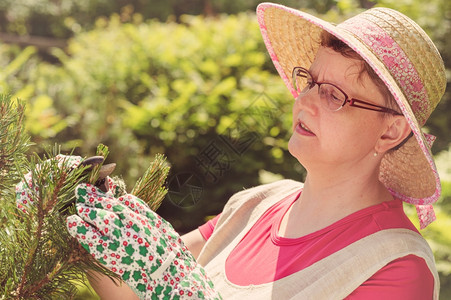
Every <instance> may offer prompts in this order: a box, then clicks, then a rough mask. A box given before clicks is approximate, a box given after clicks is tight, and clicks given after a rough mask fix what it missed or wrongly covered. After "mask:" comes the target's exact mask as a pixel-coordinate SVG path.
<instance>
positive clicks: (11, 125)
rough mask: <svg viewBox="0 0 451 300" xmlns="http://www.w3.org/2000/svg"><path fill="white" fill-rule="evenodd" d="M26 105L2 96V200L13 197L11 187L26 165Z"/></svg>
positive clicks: (0, 96)
mask: <svg viewBox="0 0 451 300" xmlns="http://www.w3.org/2000/svg"><path fill="white" fill-rule="evenodd" d="M24 111H25V104H24V102H22V101H19V100H16V101H13V100H11V97H10V96H4V95H0V116H1V118H0V199H1V198H5V197H7V195H9V196H11V195H12V194H13V193H14V191H13V190H12V189H11V186H13V184H14V183H15V182H17V181H18V180H19V178H20V176H21V174H22V173H21V172H22V171H23V167H24V164H25V161H26V159H25V153H26V151H27V150H28V148H29V146H30V142H29V140H30V139H29V137H28V136H27V135H25V134H24V125H23V120H24Z"/></svg>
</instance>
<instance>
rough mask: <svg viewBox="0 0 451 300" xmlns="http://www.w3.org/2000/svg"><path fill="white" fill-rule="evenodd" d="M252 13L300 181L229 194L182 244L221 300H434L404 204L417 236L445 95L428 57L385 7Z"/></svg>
mask: <svg viewBox="0 0 451 300" xmlns="http://www.w3.org/2000/svg"><path fill="white" fill-rule="evenodd" d="M257 15H258V20H259V24H260V28H261V31H262V34H263V38H264V41H265V44H266V46H267V49H268V51H269V54H270V56H271V58H272V60H273V62H274V64H275V66H276V69H277V70H278V72H279V74H280V75H281V77H282V79H283V80H284V82H285V84H286V85H287V87H288V88H289V89H290V91H291V93H292V94H293V96H294V98H295V102H294V105H293V134H292V136H291V138H290V141H289V145H288V146H289V151H290V153H291V154H292V155H293V156H294V157H296V158H297V159H298V161H299V162H300V163H301V164H302V165H303V166H304V167H305V169H306V170H307V176H306V179H305V182H304V184H301V183H298V182H295V181H291V180H283V181H279V182H275V183H272V184H269V185H263V186H259V187H255V188H251V189H247V190H244V191H242V192H240V193H237V194H236V195H234V196H233V197H232V198H231V199H230V201H229V202H228V203H227V205H226V206H225V208H224V211H223V212H222V213H221V214H220V215H219V216H218V217H216V218H215V219H214V220H212V221H210V222H208V223H207V224H205V225H204V226H201V227H200V228H199V229H197V230H195V231H193V232H191V233H189V234H187V235H185V236H183V237H182V239H183V240H184V242H185V245H187V247H188V249H190V251H191V253H193V255H194V257H196V258H197V262H198V263H199V264H200V265H202V266H204V268H205V270H206V272H207V274H208V276H209V277H210V278H211V280H212V281H213V283H214V286H215V289H216V291H219V293H220V294H221V296H222V297H223V299H239V298H241V299H272V298H280V299H291V298H293V299H342V298H348V299H380V298H384V297H385V298H390V299H431V298H434V299H437V298H438V292H439V291H438V289H439V282H438V275H437V271H436V269H435V265H434V258H433V255H432V252H431V250H430V248H429V247H428V245H427V243H426V242H425V241H424V239H423V238H422V237H421V235H420V234H419V233H418V232H417V230H416V229H415V227H414V226H413V225H412V223H411V222H410V221H409V219H408V218H407V217H406V216H405V214H404V212H403V209H402V201H406V202H409V203H412V204H414V205H416V208H417V212H418V216H419V218H420V224H421V227H422V228H424V227H425V226H427V225H428V224H429V223H430V222H432V221H433V219H434V214H433V210H432V206H431V204H432V203H434V202H435V201H436V200H437V199H438V197H439V195H440V180H439V178H438V175H437V171H436V168H435V165H434V162H433V159H432V155H431V152H430V143H431V142H432V138H431V137H430V136H426V135H425V134H424V133H422V131H421V126H422V125H424V123H425V121H426V120H427V118H428V117H429V115H430V113H431V111H432V110H433V109H434V108H435V106H436V105H437V103H438V102H439V100H440V98H441V96H442V95H443V93H444V89H445V84H446V78H445V73H444V66H443V62H442V59H441V57H440V55H439V53H438V51H437V50H436V48H435V47H434V45H433V44H432V42H431V41H430V39H429V38H428V37H427V35H426V34H425V33H424V32H423V31H422V30H421V28H419V27H418V25H416V24H415V23H414V22H413V21H412V20H410V19H408V18H407V17H405V16H404V15H402V14H400V13H399V12H396V11H393V10H390V9H385V8H377V9H371V10H368V11H366V12H363V13H361V14H359V15H357V16H355V17H354V18H351V19H349V20H347V21H345V22H344V23H341V24H340V25H338V26H335V25H332V24H329V23H327V22H324V21H322V20H320V19H317V18H315V17H313V16H311V15H308V14H306V13H303V12H300V11H297V10H294V9H290V8H287V7H284V6H280V5H277V4H271V3H263V4H260V5H259V6H258V8H257ZM88 196H89V192H88ZM98 201H99V202H101V201H105V200H102V199H100V198H99V200H98ZM108 201H114V199H111V198H109V199H108ZM105 203H107V202H105ZM115 203H116V202H115ZM79 214H80V216H81V217H82V218H84V219H85V220H86V221H91V222H90V223H91V224H93V222H92V220H90V219H89V218H88V216H87V215H84V216H83V214H81V213H79ZM71 222H72V224H74V225H75V224H76V222H78V223H77V224H81V221H80V219H77V218H75V219H74V218H72V219H70V222H69V223H71ZM94 224H95V222H94ZM86 226H88V225H86ZM102 226H103V227H104V225H102ZM103 227H102V228H103ZM69 230H70V229H69ZM70 231H71V230H70ZM71 233H72V234H73V235H74V236H76V237H77V238H79V240H81V239H82V237H81V236H80V235H77V232H76V231H74V230H72V231H71ZM86 248H87V249H88V251H90V252H91V253H93V254H94V256H96V257H97V258H98V257H99V256H100V255H99V254H105V257H107V255H109V254H110V253H109V252H108V250H104V251H106V252H105V253H103V252H102V253H98V251H97V250H96V249H95V248H93V247H86ZM107 266H109V267H111V266H110V265H108V264H107ZM125 281H126V282H127V283H128V284H129V285H130V286H132V287H133V286H134V283H133V282H130V280H129V278H126V279H125ZM101 282H103V283H105V281H101ZM101 282H100V283H98V285H99V286H100V285H101V284H102V283H101ZM150 287H151V286H149V288H150ZM99 290H101V291H100V293H102V290H103V291H105V290H108V291H110V292H111V291H113V289H111V288H110V287H108V288H105V287H103V288H99ZM135 291H136V289H135ZM149 295H150V294H141V297H143V298H146V297H148V296H149ZM185 296H186V294H185ZM212 297H215V296H212ZM149 298H150V296H149Z"/></svg>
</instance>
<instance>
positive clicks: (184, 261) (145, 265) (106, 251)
mask: <svg viewBox="0 0 451 300" xmlns="http://www.w3.org/2000/svg"><path fill="white" fill-rule="evenodd" d="M75 193H76V197H77V203H76V208H77V214H78V215H72V216H69V217H68V218H67V226H68V230H69V233H70V234H71V235H72V236H73V237H75V238H77V239H78V241H79V242H80V243H81V245H82V246H83V247H84V248H85V249H86V250H87V251H88V252H89V253H91V255H92V256H93V257H94V258H96V259H97V260H98V261H99V262H100V263H102V264H104V265H105V266H106V267H107V268H109V269H111V270H112V271H113V272H115V273H116V274H118V275H120V276H121V278H122V279H123V280H124V281H125V282H126V283H127V284H128V285H129V286H130V287H131V288H132V289H133V290H134V291H135V292H136V293H137V294H138V295H139V297H140V298H142V299H151V298H152V297H156V299H159V298H163V297H167V299H179V298H180V297H183V298H189V297H191V298H193V299H220V296H219V295H218V294H217V293H216V292H215V291H214V289H213V284H212V283H211V281H210V280H209V278H208V277H207V276H206V274H205V271H204V270H203V268H202V267H201V266H200V265H198V264H197V262H196V261H195V259H194V257H193V256H192V255H191V253H190V252H189V251H188V249H187V248H186V247H185V245H184V244H183V242H182V240H181V238H180V236H179V235H178V234H177V233H176V232H175V230H174V229H173V228H172V226H171V225H170V224H169V223H168V222H166V221H165V220H164V219H162V218H161V217H160V216H159V215H157V214H156V213H155V212H153V211H152V210H150V209H149V207H148V206H147V205H146V204H145V203H144V202H143V201H141V200H140V199H138V198H136V197H135V196H133V195H125V196H123V197H119V198H117V199H116V198H114V196H113V195H112V194H110V193H104V192H102V191H101V190H99V189H97V188H96V187H95V186H93V185H90V184H80V185H79V186H78V187H77V188H76V191H75ZM152 299H153V298H152Z"/></svg>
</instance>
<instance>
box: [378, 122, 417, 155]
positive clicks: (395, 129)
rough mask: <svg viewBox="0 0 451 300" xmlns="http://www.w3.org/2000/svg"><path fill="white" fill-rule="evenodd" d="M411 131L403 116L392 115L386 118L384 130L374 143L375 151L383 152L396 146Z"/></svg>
mask: <svg viewBox="0 0 451 300" xmlns="http://www.w3.org/2000/svg"><path fill="white" fill-rule="evenodd" d="M411 131H412V130H411V128H410V126H409V123H407V120H406V118H405V117H404V116H392V117H391V118H390V119H388V120H387V127H386V130H385V132H383V133H382V135H381V137H380V138H379V140H378V142H377V144H376V149H375V150H376V152H378V153H383V152H386V151H388V150H390V149H392V148H394V147H396V146H398V145H399V144H400V143H402V142H403V141H404V139H406V138H407V137H408V136H409V134H410V132H411Z"/></svg>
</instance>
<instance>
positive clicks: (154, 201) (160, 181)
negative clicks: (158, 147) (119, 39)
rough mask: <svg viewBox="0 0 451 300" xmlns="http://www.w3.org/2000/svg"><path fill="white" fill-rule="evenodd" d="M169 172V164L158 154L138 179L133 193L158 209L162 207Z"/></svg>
mask: <svg viewBox="0 0 451 300" xmlns="http://www.w3.org/2000/svg"><path fill="white" fill-rule="evenodd" d="M168 173H169V166H168V165H167V163H166V158H165V157H164V156H163V155H162V154H157V155H156V156H155V160H154V161H153V162H152V163H151V164H150V166H149V168H148V169H147V170H146V172H145V173H144V175H143V176H142V177H141V178H139V179H138V181H137V182H136V184H135V186H134V187H133V190H132V192H131V194H133V195H135V196H136V197H138V198H140V199H141V200H143V201H144V202H146V203H147V204H148V205H149V207H150V208H151V209H152V210H153V211H156V210H157V209H158V207H160V205H161V202H162V201H163V198H164V196H165V195H166V193H167V188H166V187H165V186H164V185H165V182H166V178H167V176H168Z"/></svg>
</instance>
